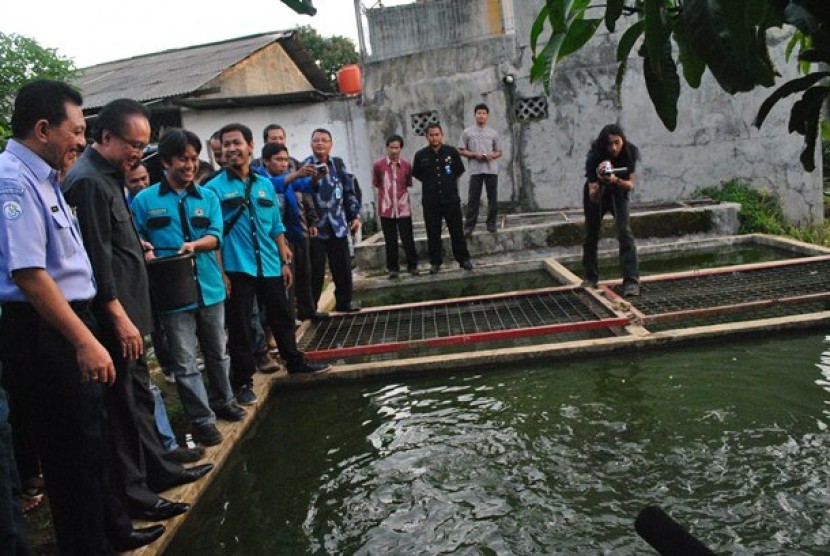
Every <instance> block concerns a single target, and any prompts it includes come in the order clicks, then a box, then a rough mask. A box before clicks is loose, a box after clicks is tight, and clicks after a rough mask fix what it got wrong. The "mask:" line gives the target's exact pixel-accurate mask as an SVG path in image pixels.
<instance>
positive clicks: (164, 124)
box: [150, 110, 182, 143]
mask: <svg viewBox="0 0 830 556" xmlns="http://www.w3.org/2000/svg"><path fill="white" fill-rule="evenodd" d="M171 127H182V113H181V111H180V110H165V111H163V112H152V113H151V114H150V142H151V143H158V140H159V137H161V135H162V133H164V130H165V129H169V128H171Z"/></svg>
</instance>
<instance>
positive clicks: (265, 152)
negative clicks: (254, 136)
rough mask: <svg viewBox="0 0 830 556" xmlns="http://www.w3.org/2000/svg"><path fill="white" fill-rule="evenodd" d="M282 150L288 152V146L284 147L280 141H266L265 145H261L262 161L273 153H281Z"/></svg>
mask: <svg viewBox="0 0 830 556" xmlns="http://www.w3.org/2000/svg"><path fill="white" fill-rule="evenodd" d="M283 151H285V152H288V147H286V146H285V145H283V144H282V143H268V144H267V145H265V146H264V147H262V161H263V162H265V161H266V160H268V159H269V158H271V157H272V156H274V155H275V154H277V153H281V152H283Z"/></svg>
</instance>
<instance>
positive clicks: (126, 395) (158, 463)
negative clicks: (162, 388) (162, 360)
mask: <svg viewBox="0 0 830 556" xmlns="http://www.w3.org/2000/svg"><path fill="white" fill-rule="evenodd" d="M105 318H108V317H106V316H104V315H101V316H100V319H101V321H102V322H103V319H105ZM102 328H103V327H102ZM100 337H101V343H102V344H103V345H104V347H106V348H107V351H109V353H110V357H112V361H113V363H114V364H115V373H116V376H115V384H114V385H113V386H112V388H109V389H108V390H107V392H106V396H105V399H106V403H107V411H108V412H109V417H110V418H109V425H110V439H111V440H110V442H111V444H112V452H113V459H114V464H115V471H116V474H115V478H116V484H117V487H118V491H117V492H116V494H117V495H119V496H123V500H122V502H123V503H124V504H125V505H126V506H127V507H128V508H129V509H130V510H139V509H146V508H150V507H152V506H153V505H154V504H155V503H156V502H157V501H158V499H159V497H158V495H157V494H156V492H161V491H162V490H166V489H167V488H170V486H171V485H172V484H173V483H174V481H175V479H176V478H177V477H178V476H179V475H180V474H181V473H182V471H183V470H184V469H183V468H182V466H181V465H179V464H178V463H175V462H173V461H171V460H168V459H167V458H166V457H165V453H166V451H165V449H164V445H163V444H162V442H161V437H160V436H159V433H158V428H157V426H156V417H155V408H156V404H155V398H154V397H153V393H152V392H151V391H150V372H149V369H148V368H147V361H146V360H145V359H144V357H143V356H142V357H140V358H139V359H137V360H133V359H125V358H124V357H122V356H121V348H120V345H119V341H118V339H117V338H116V336H115V334H114V332H113V330H112V329H103V330H102V331H101V334H100Z"/></svg>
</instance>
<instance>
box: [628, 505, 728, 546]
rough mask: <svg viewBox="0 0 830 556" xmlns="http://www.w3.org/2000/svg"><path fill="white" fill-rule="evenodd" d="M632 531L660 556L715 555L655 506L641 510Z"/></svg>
mask: <svg viewBox="0 0 830 556" xmlns="http://www.w3.org/2000/svg"><path fill="white" fill-rule="evenodd" d="M634 529H635V530H636V531H637V534H638V535H640V536H641V537H642V538H643V540H644V541H646V542H647V543H648V544H650V545H651V547H652V548H653V549H654V550H656V551H657V552H658V553H659V554H660V555H661V556H714V554H715V553H714V552H712V551H711V550H709V549H708V548H707V547H706V545H704V544H703V543H702V542H700V541H699V540H697V539H696V538H695V537H693V536H692V534H691V533H689V532H688V531H687V530H686V529H684V528H683V526H682V525H680V524H679V523H678V522H676V521H675V520H673V519H672V518H671V516H670V515H669V514H667V513H666V512H664V511H663V510H661V509H660V508H658V507H657V506H648V507H647V508H645V509H643V511H641V512H640V514H639V515H638V516H637V519H636V520H635V521H634Z"/></svg>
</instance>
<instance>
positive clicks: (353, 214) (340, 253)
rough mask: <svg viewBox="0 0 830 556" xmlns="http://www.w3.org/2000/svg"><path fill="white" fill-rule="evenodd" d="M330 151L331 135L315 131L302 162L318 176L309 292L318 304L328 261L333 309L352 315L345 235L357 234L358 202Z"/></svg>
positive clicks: (342, 167)
mask: <svg viewBox="0 0 830 556" xmlns="http://www.w3.org/2000/svg"><path fill="white" fill-rule="evenodd" d="M331 148H332V137H331V132H329V131H328V130H327V129H315V130H314V133H312V134H311V151H312V153H313V154H312V155H311V156H309V157H308V158H306V159H305V160H304V161H303V162H302V164H313V165H314V167H315V168H316V169H317V171H318V173H319V174H320V175H319V176H318V182H317V188H316V191H315V195H314V202H315V207H316V209H317V237H316V238H312V240H311V289H312V292H313V295H314V303H315V304H316V303H319V301H320V295H321V294H322V292H323V277H324V275H325V272H326V259H328V263H329V268H330V269H331V277H332V279H333V280H334V298H335V307H334V308H335V310H337V311H346V312H353V311H359V310H360V306H358V305H357V304H355V303H353V302H352V267H351V261H350V260H349V233H353V234H354V233H357V231H358V230H360V201H358V199H357V195H356V194H355V188H354V182H353V181H352V177H351V175H349V173H348V172H347V171H346V166H345V164H343V160H341V159H340V158H337V157H333V156H330V155H331Z"/></svg>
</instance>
